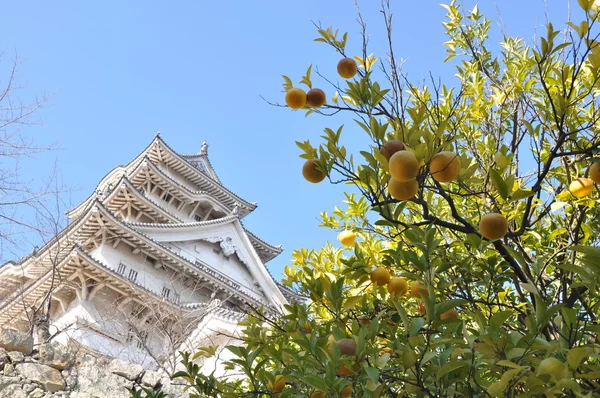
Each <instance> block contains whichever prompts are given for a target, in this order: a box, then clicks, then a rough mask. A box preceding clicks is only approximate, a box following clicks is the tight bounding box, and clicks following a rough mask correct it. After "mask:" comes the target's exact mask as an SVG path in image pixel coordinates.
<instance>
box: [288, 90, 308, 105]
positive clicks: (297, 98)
mask: <svg viewBox="0 0 600 398" xmlns="http://www.w3.org/2000/svg"><path fill="white" fill-rule="evenodd" d="M285 103H286V104H287V106H289V107H290V108H292V109H300V108H302V107H304V105H306V92H304V90H302V89H301V88H290V89H289V90H288V91H287V93H285Z"/></svg>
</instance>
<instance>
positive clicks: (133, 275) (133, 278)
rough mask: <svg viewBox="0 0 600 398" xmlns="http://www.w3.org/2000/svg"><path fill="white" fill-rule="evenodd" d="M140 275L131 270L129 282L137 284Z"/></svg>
mask: <svg viewBox="0 0 600 398" xmlns="http://www.w3.org/2000/svg"><path fill="white" fill-rule="evenodd" d="M137 276H138V273H137V271H135V270H132V269H130V270H129V280H130V281H132V282H135V281H136V279H137Z"/></svg>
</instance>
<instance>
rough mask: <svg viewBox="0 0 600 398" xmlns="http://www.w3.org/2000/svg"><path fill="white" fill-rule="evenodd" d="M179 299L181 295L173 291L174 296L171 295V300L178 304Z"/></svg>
mask: <svg viewBox="0 0 600 398" xmlns="http://www.w3.org/2000/svg"><path fill="white" fill-rule="evenodd" d="M180 299H181V295H180V294H179V293H175V295H174V297H173V302H174V303H175V304H179V300H180Z"/></svg>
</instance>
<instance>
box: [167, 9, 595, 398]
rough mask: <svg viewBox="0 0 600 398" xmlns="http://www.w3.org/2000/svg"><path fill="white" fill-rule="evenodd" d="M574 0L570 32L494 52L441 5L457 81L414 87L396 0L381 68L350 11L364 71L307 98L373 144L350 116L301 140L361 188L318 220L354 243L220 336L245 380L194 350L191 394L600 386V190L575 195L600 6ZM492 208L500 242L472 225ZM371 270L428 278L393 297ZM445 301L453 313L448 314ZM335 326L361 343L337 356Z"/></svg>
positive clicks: (583, 162) (315, 261)
mask: <svg viewBox="0 0 600 398" xmlns="http://www.w3.org/2000/svg"><path fill="white" fill-rule="evenodd" d="M579 5H580V6H581V8H582V9H583V10H584V14H585V17H584V19H583V20H582V21H580V22H579V23H572V22H569V23H568V24H567V26H566V27H565V28H564V29H563V30H557V29H556V28H555V27H553V26H552V24H550V23H548V24H547V29H546V32H545V33H544V34H543V35H542V37H540V39H539V41H537V42H535V43H532V44H527V43H526V41H525V40H523V39H521V38H517V37H504V38H503V41H502V43H501V46H500V49H499V51H495V50H492V49H491V48H490V46H489V44H488V42H487V38H488V33H489V31H490V27H491V21H490V20H488V19H486V17H485V16H483V15H482V14H481V13H480V12H479V10H478V8H477V7H475V8H474V9H473V10H471V11H468V12H462V11H461V7H460V6H459V5H458V4H456V3H454V2H453V3H452V4H450V5H445V6H444V7H445V9H446V11H447V16H446V21H445V22H444V24H443V25H444V27H445V30H446V34H447V36H448V40H447V41H446V43H445V46H446V51H447V53H448V56H447V59H446V61H447V62H454V63H455V65H456V77H457V80H453V81H451V82H450V84H447V85H444V84H436V83H435V82H434V83H431V84H430V85H426V84H415V83H412V82H410V81H409V80H408V79H406V78H405V76H404V75H403V74H402V71H401V68H400V66H399V64H398V60H397V59H396V57H395V53H394V46H393V43H392V39H391V38H392V35H391V29H392V27H391V13H390V8H389V4H386V3H384V4H383V9H382V13H383V16H384V20H385V29H386V31H387V32H388V39H389V40H388V41H389V43H388V44H389V48H388V49H387V51H388V53H387V54H386V55H387V56H388V58H389V62H388V63H387V64H384V63H383V62H381V61H378V59H377V57H376V56H373V55H368V54H369V52H368V44H367V41H366V32H365V30H364V24H363V23H362V18H360V16H359V23H360V24H361V27H362V28H363V41H364V45H363V49H362V52H361V55H359V56H357V57H355V59H357V60H358V63H359V66H360V67H361V68H360V71H359V74H358V75H357V76H355V78H354V79H350V80H347V81H346V80H344V81H343V84H337V83H335V82H334V79H327V81H328V82H332V83H331V84H332V85H333V86H334V89H335V90H336V91H335V94H334V95H333V96H332V99H331V103H330V104H329V105H326V106H324V107H322V108H318V109H308V108H307V109H306V110H307V111H308V113H313V114H315V113H316V114H323V115H331V116H334V115H337V114H344V113H347V114H350V115H352V116H353V118H354V120H355V122H356V125H355V128H354V130H356V131H361V132H363V133H364V134H366V136H367V137H368V138H369V140H370V142H371V145H370V146H369V147H368V148H367V147H365V148H364V150H363V151H360V153H354V154H352V153H349V151H348V150H347V149H346V148H345V146H344V144H343V138H344V134H345V133H346V131H348V130H350V128H349V127H348V126H346V127H345V129H344V130H342V128H341V127H339V128H326V129H325V134H324V135H323V137H322V142H321V143H320V144H319V145H318V146H316V147H315V146H313V145H312V144H311V143H310V142H308V141H306V142H300V143H298V145H299V147H300V148H301V149H302V151H303V153H302V157H303V158H307V159H310V158H316V159H318V163H319V165H320V168H322V170H323V171H326V172H327V174H328V177H329V179H330V181H332V182H334V183H339V182H345V183H348V184H352V185H353V186H354V187H356V188H357V190H358V194H350V193H349V194H347V195H346V200H345V204H346V207H345V208H344V209H343V210H342V209H338V208H336V209H335V211H333V213H331V214H328V213H322V214H321V218H322V225H323V226H324V227H327V228H331V229H336V230H337V229H344V228H347V229H352V230H353V231H354V232H356V234H357V236H358V237H359V238H360V239H358V241H357V243H356V244H354V245H353V246H351V247H348V248H342V249H340V248H336V247H334V246H332V245H329V244H328V245H327V246H325V247H323V248H322V249H321V250H308V249H301V250H297V251H295V252H294V254H293V258H294V260H293V264H291V266H288V267H287V268H286V270H285V278H284V283H285V284H286V285H288V286H290V287H294V288H296V289H297V290H298V291H299V292H300V293H301V294H303V295H305V296H306V297H307V301H306V302H305V303H296V304H292V305H289V306H288V307H287V314H286V315H285V316H283V317H281V318H280V319H278V320H275V321H272V322H271V324H270V325H269V327H265V322H264V320H263V319H262V318H261V317H254V316H249V317H248V319H247V321H245V322H244V323H243V326H244V331H243V337H244V340H245V342H244V343H243V344H242V345H239V346H232V347H229V350H230V351H231V353H232V354H233V359H231V360H229V361H227V362H226V365H227V366H228V367H229V368H231V369H236V370H237V371H239V372H241V373H242V376H241V377H238V378H231V379H218V378H217V377H216V376H215V375H214V374H212V375H202V374H201V367H199V366H198V365H194V364H193V361H192V360H191V359H190V357H189V355H186V356H185V358H184V365H185V366H186V370H185V371H183V372H182V373H180V374H179V375H178V376H180V377H183V378H184V379H185V380H186V381H187V382H188V383H189V384H190V386H192V388H193V389H194V391H196V394H197V395H196V396H222V397H239V396H248V397H250V396H252V397H255V396H280V397H301V396H310V395H311V394H312V393H313V392H315V391H324V392H326V393H327V396H328V397H334V396H339V393H340V391H341V390H342V389H343V388H344V387H345V386H347V385H352V387H353V396H355V397H378V396H390V397H396V396H398V397H403V396H417V397H425V396H430V397H434V396H465V397H470V396H488V397H490V396H521V397H528V396H550V397H551V396H573V397H584V396H585V397H588V396H598V395H599V394H600V383H599V382H598V380H600V362H599V357H600V345H599V344H598V333H600V325H599V323H598V316H599V315H600V310H599V306H600V302H599V300H598V293H599V288H598V282H599V281H600V248H598V231H599V221H598V220H599V217H598V215H599V210H598V209H599V207H598V202H600V199H599V195H598V193H597V192H596V191H594V192H593V193H592V195H591V196H587V197H584V198H580V199H577V198H575V197H574V196H573V195H571V193H570V192H569V190H568V187H569V184H570V183H571V181H572V180H574V179H576V178H578V177H582V176H584V175H586V173H587V171H586V170H587V169H588V167H589V166H590V164H591V163H592V161H593V160H594V156H596V154H597V152H598V150H599V148H600V125H599V123H598V119H599V117H600V113H599V108H598V106H599V101H598V95H599V93H600V91H599V89H600V85H599V83H598V81H599V78H600V42H599V41H598V35H599V33H598V32H600V29H599V28H598V24H599V22H598V20H597V19H596V17H597V7H596V5H595V2H593V1H591V0H579ZM319 34H320V36H319V38H318V39H317V41H319V42H323V43H325V44H326V45H329V46H331V47H333V48H334V49H335V50H336V51H337V52H339V53H340V54H341V56H344V57H346V56H347V54H346V48H345V46H346V42H347V38H348V37H347V35H346V34H343V35H340V34H339V33H338V32H337V31H334V30H333V29H331V28H329V29H321V28H320V27H319ZM378 65H379V69H377V66H378ZM310 72H311V68H309V69H308V73H307V76H304V77H303V78H302V83H303V84H305V85H307V86H308V87H312V86H314V85H315V84H314V82H312V81H311V77H310ZM284 86H285V88H286V90H287V89H289V88H290V87H291V86H292V81H291V79H289V78H287V77H285V84H284ZM330 120H333V119H330ZM356 131H354V132H353V134H356ZM390 139H397V140H400V141H402V142H403V143H404V144H405V145H406V146H407V147H408V149H409V150H410V151H412V152H413V153H414V154H415V155H416V157H417V158H418V159H419V160H420V161H422V163H421V168H420V171H419V174H418V176H417V181H418V183H419V191H418V194H417V195H416V196H415V197H414V198H412V199H411V200H407V201H398V200H395V199H393V198H391V197H390V196H389V195H388V193H387V190H386V186H387V183H388V181H389V178H390V176H389V173H388V161H387V159H386V158H385V157H384V156H383V155H382V154H381V153H380V152H379V148H380V146H381V145H382V144H383V143H384V142H386V141H388V140H390ZM443 150H450V151H454V152H456V153H458V154H459V156H460V160H461V164H462V170H461V172H460V175H459V176H458V179H457V180H455V181H453V182H450V183H440V182H437V181H436V180H434V179H433V178H432V176H431V174H430V173H429V171H428V164H429V162H430V160H431V158H432V157H433V156H434V155H435V154H437V153H438V152H440V151H443ZM490 212H496V213H500V214H502V215H504V217H505V218H506V219H507V220H508V221H509V232H508V233H507V234H506V235H505V236H504V238H502V239H500V240H496V241H488V240H487V239H485V238H483V237H482V236H481V234H480V232H479V228H478V224H479V221H480V219H481V217H482V216H483V215H485V214H487V213H490ZM381 266H383V267H386V268H387V269H389V270H390V271H391V272H392V274H393V275H394V276H396V277H398V276H401V277H404V278H406V279H407V280H408V281H409V283H410V282H412V281H423V283H424V285H425V287H426V289H427V292H428V295H424V296H423V297H422V298H417V297H413V296H412V295H410V294H407V295H403V296H398V295H396V296H392V295H390V294H389V293H388V292H387V289H386V288H385V287H377V286H373V285H372V284H371V283H370V278H369V276H370V272H371V271H372V270H373V269H374V268H375V267H381ZM420 303H423V305H424V311H423V308H421V309H420V308H419V305H420ZM453 308H455V309H457V310H458V313H459V317H458V318H449V319H445V320H441V319H440V315H441V314H442V313H444V312H446V311H448V310H450V309H453ZM342 338H352V339H354V340H355V341H356V343H357V349H356V354H355V355H353V356H341V355H340V351H339V347H338V346H337V345H336V344H332V341H337V340H339V339H342ZM204 353H206V351H200V354H199V355H200V356H203V355H204ZM548 358H550V359H548ZM190 361H191V362H190ZM280 374H281V375H284V377H285V380H286V382H287V384H286V388H285V389H284V390H283V391H282V392H280V393H274V392H272V391H271V389H270V388H269V382H271V383H273V381H274V380H275V376H276V375H280Z"/></svg>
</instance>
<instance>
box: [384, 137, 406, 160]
mask: <svg viewBox="0 0 600 398" xmlns="http://www.w3.org/2000/svg"><path fill="white" fill-rule="evenodd" d="M404 149H405V146H404V144H403V143H402V141H398V140H389V141H388V142H384V143H383V145H381V146H380V147H379V152H380V153H381V154H382V155H383V156H384V157H385V158H386V159H387V160H388V161H389V160H390V158H391V157H392V155H393V154H395V153H396V152H398V151H403V150H404Z"/></svg>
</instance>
